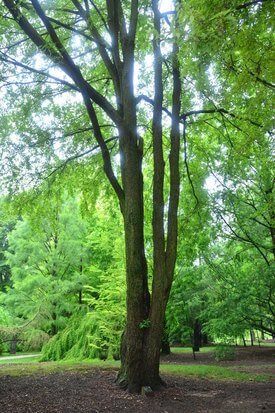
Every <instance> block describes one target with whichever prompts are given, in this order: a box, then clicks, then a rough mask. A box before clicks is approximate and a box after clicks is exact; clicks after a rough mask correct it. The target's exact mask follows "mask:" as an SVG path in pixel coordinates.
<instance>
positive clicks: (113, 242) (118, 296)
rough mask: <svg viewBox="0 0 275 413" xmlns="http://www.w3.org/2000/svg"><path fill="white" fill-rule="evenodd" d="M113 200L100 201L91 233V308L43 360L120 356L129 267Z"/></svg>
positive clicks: (57, 338)
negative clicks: (111, 211) (112, 209)
mask: <svg viewBox="0 0 275 413" xmlns="http://www.w3.org/2000/svg"><path fill="white" fill-rule="evenodd" d="M108 208H109V203H108V202H105V203H103V202H102V200H99V201H98V203H97V211H96V213H95V215H94V220H93V223H94V225H93V226H92V227H91V232H90V234H89V236H88V239H89V243H90V245H91V246H92V249H93V265H91V266H90V267H89V272H90V274H91V279H97V285H96V286H91V285H90V286H89V285H87V286H85V289H84V292H83V297H84V298H83V300H84V302H85V303H86V304H87V310H85V309H83V311H82V312H75V313H74V315H73V316H72V317H71V318H70V320H69V321H68V323H67V326H66V328H65V329H64V330H63V331H61V332H59V333H58V334H57V335H56V336H55V337H53V338H52V339H51V340H50V341H49V343H48V344H46V346H45V347H44V348H43V360H61V359H75V358H76V359H85V358H104V359H105V358H108V357H114V358H115V359H117V358H119V354H120V340H121V336H122V333H123V329H124V324H125V296H126V288H125V269H124V261H123V254H122V251H123V245H124V243H123V234H122V229H121V223H120V220H119V219H118V216H117V215H116V214H110V215H108V214H107V211H108Z"/></svg>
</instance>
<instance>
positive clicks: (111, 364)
mask: <svg viewBox="0 0 275 413" xmlns="http://www.w3.org/2000/svg"><path fill="white" fill-rule="evenodd" d="M29 360H30V359H21V363H19V360H18V363H15V364H14V363H13V364H10V363H6V364H5V365H4V363H3V364H2V366H0V376H6V375H10V376H13V377H20V376H28V375H32V374H43V375H44V374H52V373H60V372H63V371H71V372H79V371H80V372H87V371H89V370H90V369H91V368H100V369H108V368H119V362H118V361H114V360H106V361H102V360H97V359H95V360H86V361H79V362H78V361H75V360H69V361H47V362H37V359H36V360H34V361H29Z"/></svg>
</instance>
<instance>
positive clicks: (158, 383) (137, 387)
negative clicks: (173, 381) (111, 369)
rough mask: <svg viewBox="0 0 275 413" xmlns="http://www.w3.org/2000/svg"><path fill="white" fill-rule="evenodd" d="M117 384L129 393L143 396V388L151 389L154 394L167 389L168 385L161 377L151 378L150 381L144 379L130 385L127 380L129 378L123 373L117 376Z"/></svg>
mask: <svg viewBox="0 0 275 413" xmlns="http://www.w3.org/2000/svg"><path fill="white" fill-rule="evenodd" d="M115 383H117V385H118V386H119V387H120V388H121V389H122V390H126V391H127V392H128V393H132V394H133V393H136V394H141V393H142V388H146V387H148V388H150V389H151V390H152V392H154V391H160V390H162V389H163V388H167V383H166V382H165V381H164V380H162V378H161V377H160V376H158V377H154V378H153V377H150V378H148V379H144V380H142V381H140V382H133V383H130V382H129V380H128V379H127V376H126V375H125V374H123V373H121V372H119V373H118V374H117V377H116V380H115Z"/></svg>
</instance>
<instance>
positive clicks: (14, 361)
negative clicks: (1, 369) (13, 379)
mask: <svg viewBox="0 0 275 413" xmlns="http://www.w3.org/2000/svg"><path fill="white" fill-rule="evenodd" d="M38 360H39V357H38V356H36V357H26V358H19V357H18V358H14V359H10V360H1V358H0V366H1V365H2V364H5V365H6V364H25V363H37V361H38Z"/></svg>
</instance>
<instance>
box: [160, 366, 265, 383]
mask: <svg viewBox="0 0 275 413" xmlns="http://www.w3.org/2000/svg"><path fill="white" fill-rule="evenodd" d="M160 371H161V373H166V374H177V375H179V376H193V377H197V378H200V379H202V378H206V379H215V380H230V381H242V382H244V381H246V382H247V381H256V382H264V381H268V380H269V379H270V376H269V375H268V374H254V373H251V374H250V373H241V372H238V371H235V370H233V369H231V368H228V367H220V366H211V365H204V364H200V365H188V366H186V365H179V364H165V365H164V364H163V365H161V368H160Z"/></svg>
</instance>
